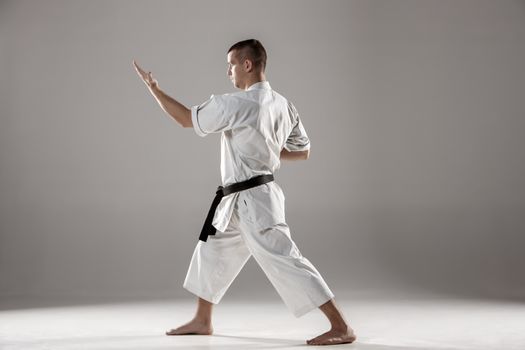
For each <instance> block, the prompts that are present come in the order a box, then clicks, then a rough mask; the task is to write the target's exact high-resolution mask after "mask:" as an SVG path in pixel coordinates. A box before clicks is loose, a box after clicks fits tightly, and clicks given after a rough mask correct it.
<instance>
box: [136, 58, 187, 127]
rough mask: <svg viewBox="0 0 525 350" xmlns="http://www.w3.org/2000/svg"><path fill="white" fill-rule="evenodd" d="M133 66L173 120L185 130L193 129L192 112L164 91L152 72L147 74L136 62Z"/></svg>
mask: <svg viewBox="0 0 525 350" xmlns="http://www.w3.org/2000/svg"><path fill="white" fill-rule="evenodd" d="M133 65H134V66H135V70H136V71H137V73H138V74H139V76H140V77H141V78H142V80H143V81H144V83H145V84H146V86H147V87H148V89H149V91H150V92H151V94H152V95H153V97H155V99H156V100H157V102H158V103H159V105H160V107H161V108H162V109H163V110H164V112H166V113H167V114H168V115H170V116H171V117H173V119H175V120H176V121H177V122H178V123H179V124H180V125H182V127H183V128H191V127H193V123H192V121H191V111H190V110H189V109H188V108H186V106H184V105H183V104H182V103H180V102H179V101H177V100H175V99H174V98H173V97H171V96H169V95H167V94H166V93H165V92H164V91H162V90H161V88H160V87H159V84H158V82H157V80H155V79H154V78H153V77H152V76H151V72H148V73H146V72H145V71H144V70H142V69H141V68H140V67H139V66H138V65H137V63H136V62H135V61H133Z"/></svg>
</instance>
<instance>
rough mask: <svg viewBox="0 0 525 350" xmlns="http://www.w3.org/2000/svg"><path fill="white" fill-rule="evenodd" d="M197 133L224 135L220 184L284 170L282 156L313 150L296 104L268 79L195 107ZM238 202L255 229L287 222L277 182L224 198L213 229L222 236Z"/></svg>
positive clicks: (193, 108)
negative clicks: (282, 151) (283, 152)
mask: <svg viewBox="0 0 525 350" xmlns="http://www.w3.org/2000/svg"><path fill="white" fill-rule="evenodd" d="M191 119H192V122H193V128H194V130H195V132H196V133H197V135H199V136H202V137H204V136H206V135H207V134H210V133H218V132H220V133H221V180H222V186H228V185H230V184H232V183H235V182H240V181H244V180H247V179H249V178H251V177H254V176H257V175H262V174H274V173H275V171H276V170H277V169H279V167H280V159H279V157H280V153H281V150H282V149H283V147H284V148H286V149H287V150H288V151H303V150H307V149H310V140H309V138H308V135H307V134H306V131H305V129H304V127H303V124H302V122H301V120H300V118H299V114H298V113H297V110H296V109H295V106H294V105H293V104H292V103H291V102H290V101H288V100H287V99H286V98H285V97H283V96H282V95H280V94H279V93H277V92H276V91H274V90H272V88H271V86H270V83H269V82H268V81H260V82H257V83H255V84H252V85H251V86H250V87H248V89H247V90H244V91H239V92H234V93H227V94H222V95H211V96H210V98H209V99H208V100H207V101H205V102H203V103H201V104H200V105H196V106H192V107H191ZM236 201H239V205H242V206H244V207H245V209H246V212H247V213H248V215H249V216H250V218H251V220H252V222H253V226H254V228H255V229H264V228H267V227H270V226H272V225H274V224H277V223H284V222H285V213H284V201H285V197H284V194H283V191H282V190H281V188H280V186H279V185H278V184H277V183H276V182H275V181H271V182H269V183H266V184H263V185H260V186H257V187H253V188H250V189H247V190H244V191H240V192H235V193H232V194H230V195H227V196H225V197H223V198H222V200H221V202H220V203H219V206H218V207H217V210H216V211H215V216H214V218H213V222H212V224H213V226H214V227H215V228H216V229H217V230H218V231H221V232H224V230H225V229H226V227H227V226H228V223H229V221H230V218H231V215H232V211H233V208H234V207H235V204H236Z"/></svg>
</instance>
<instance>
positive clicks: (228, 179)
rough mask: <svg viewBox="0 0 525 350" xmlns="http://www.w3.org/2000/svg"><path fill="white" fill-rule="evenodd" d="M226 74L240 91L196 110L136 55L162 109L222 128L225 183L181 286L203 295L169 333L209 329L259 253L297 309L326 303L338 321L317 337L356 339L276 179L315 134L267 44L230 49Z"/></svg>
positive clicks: (203, 126) (196, 124) (198, 128)
mask: <svg viewBox="0 0 525 350" xmlns="http://www.w3.org/2000/svg"><path fill="white" fill-rule="evenodd" d="M227 60H228V76H229V78H230V80H231V81H232V83H233V85H234V86H235V87H236V88H238V89H240V90H241V91H239V92H235V93H229V94H223V95H211V97H210V98H209V99H208V100H207V101H205V102H203V103H202V104H200V105H197V106H193V107H191V108H190V109H188V108H186V107H185V106H184V105H182V104H181V103H179V102H178V101H176V100H175V99H173V98H171V97H170V96H168V95H166V94H165V93H164V92H163V91H162V90H161V89H160V88H159V86H158V82H157V80H155V79H154V78H153V76H152V74H151V72H148V73H146V72H145V71H144V70H142V69H141V68H140V67H139V66H138V65H137V63H136V62H135V61H133V64H134V66H135V69H136V70H137V73H138V74H139V76H140V77H141V78H142V80H143V81H144V83H145V84H146V86H147V87H148V89H149V91H150V92H151V93H152V94H153V96H154V97H155V98H156V100H157V102H158V103H159V104H160V106H161V108H162V109H163V110H164V111H165V112H166V113H167V114H169V115H170V116H171V117H173V118H174V119H175V120H176V121H177V122H178V123H180V124H181V125H182V126H183V127H186V128H193V129H194V130H195V132H196V133H197V135H199V136H202V137H204V136H206V135H207V134H210V133H219V132H220V133H221V177H222V186H219V188H218V190H217V196H216V197H215V199H214V201H213V204H212V208H211V209H210V211H209V213H208V217H207V218H206V221H205V224H204V227H203V229H202V232H201V236H200V237H199V241H198V243H197V245H196V247H195V250H194V252H193V256H192V259H191V262H190V266H189V268H188V272H187V275H186V279H185V281H184V288H185V289H187V290H188V291H190V292H192V293H193V294H195V295H196V296H198V299H197V300H198V301H197V311H196V314H195V316H194V318H193V319H192V320H191V321H189V322H188V323H186V324H184V325H182V326H180V327H178V328H176V329H171V330H170V331H168V332H166V334H167V335H183V334H203V335H211V334H212V333H213V328H212V325H211V314H212V306H213V304H217V303H219V301H220V300H221V298H222V297H223V295H224V294H225V293H226V290H227V289H228V287H229V286H230V285H231V283H232V282H233V280H234V279H235V277H236V276H237V275H238V273H239V272H240V270H241V269H242V267H243V266H244V264H245V263H246V261H247V260H248V258H249V257H250V256H253V257H254V258H255V260H256V261H257V263H258V264H259V266H261V268H262V270H263V271H264V273H265V274H266V276H267V277H268V279H269V280H270V282H271V283H272V285H273V286H274V287H275V288H276V290H277V292H278V293H279V295H280V296H281V298H282V299H283V301H284V303H285V304H286V306H287V307H288V308H289V309H290V311H291V312H292V313H293V314H294V315H295V316H296V317H300V316H302V315H304V314H305V313H307V312H309V311H311V310H313V309H315V308H320V309H321V311H322V312H323V313H324V314H325V315H326V316H327V318H328V320H329V321H330V323H331V329H330V330H329V331H327V332H325V333H323V334H321V335H319V336H318V337H315V338H313V339H310V340H307V341H306V343H307V344H310V345H329V344H341V343H351V342H353V341H354V340H355V339H356V336H355V334H354V332H353V330H352V328H351V327H350V326H349V325H348V324H347V322H346V320H345V319H344V317H343V315H342V313H341V312H340V311H339V310H338V308H337V306H336V305H335V301H334V299H333V297H334V294H333V293H332V292H331V291H330V289H329V288H328V286H327V285H326V283H325V281H324V280H323V278H322V277H321V275H320V274H319V272H318V271H317V270H316V269H315V267H314V266H313V265H312V264H311V262H310V261H309V260H308V259H306V258H305V257H304V256H302V255H301V253H300V251H299V249H298V248H297V246H296V245H295V243H294V242H293V240H292V239H291V236H290V230H289V227H288V225H287V224H286V222H285V216H284V199H285V198H284V194H283V192H282V190H281V188H280V187H279V185H278V184H277V183H276V182H275V181H273V175H272V174H273V173H274V172H275V171H276V170H277V169H278V168H279V166H280V160H281V159H286V160H300V159H308V157H309V152H310V140H309V139H308V136H307V134H306V132H305V129H304V126H303V124H302V122H301V120H300V118H299V114H298V113H297V110H296V109H295V107H294V105H293V104H292V103H291V102H289V101H288V100H287V99H286V98H284V97H283V96H281V95H280V94H278V93H277V92H275V91H274V90H272V88H271V87H270V83H269V82H268V81H267V80H266V78H265V73H264V71H265V67H266V51H265V49H264V47H263V46H262V44H261V43H260V42H259V41H258V40H255V39H249V40H244V41H240V42H238V43H236V44H234V45H233V46H232V47H231V48H230V49H229V50H228V52H227Z"/></svg>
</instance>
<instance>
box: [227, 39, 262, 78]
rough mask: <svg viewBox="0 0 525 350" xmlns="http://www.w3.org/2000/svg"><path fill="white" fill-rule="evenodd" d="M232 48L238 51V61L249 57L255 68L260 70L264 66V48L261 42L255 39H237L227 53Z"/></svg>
mask: <svg viewBox="0 0 525 350" xmlns="http://www.w3.org/2000/svg"><path fill="white" fill-rule="evenodd" d="M232 50H237V51H238V53H239V56H238V59H239V61H241V62H242V61H244V60H245V59H249V60H250V61H252V64H253V66H254V67H256V68H260V69H261V71H262V72H264V69H265V68H266V50H265V49H264V46H263V45H262V44H261V42H260V41H259V40H257V39H248V40H243V41H239V42H237V43H235V44H233V45H232V47H230V49H229V50H228V52H227V53H230V51H232Z"/></svg>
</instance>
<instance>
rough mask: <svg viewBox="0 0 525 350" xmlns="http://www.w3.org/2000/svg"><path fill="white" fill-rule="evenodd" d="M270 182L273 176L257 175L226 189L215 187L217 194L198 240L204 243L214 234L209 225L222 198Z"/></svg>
mask: <svg viewBox="0 0 525 350" xmlns="http://www.w3.org/2000/svg"><path fill="white" fill-rule="evenodd" d="M270 181H273V175H272V174H265V175H259V176H255V177H252V178H251V179H248V180H246V181H241V182H236V183H234V184H231V185H229V186H226V187H222V186H219V187H217V192H215V193H216V195H215V198H214V199H213V202H212V203H211V207H210V210H209V211H208V216H206V220H205V221H204V226H203V227H202V231H201V234H200V236H199V239H200V240H201V241H203V242H206V240H207V239H208V236H209V235H214V234H215V231H216V229H215V227H213V225H212V224H211V223H212V221H213V217H214V215H215V209H217V206H218V205H219V203H220V202H221V199H222V197H224V196H227V195H229V194H231V193H234V192H239V191H242V190H247V189H248V188H252V187H255V186H259V185H262V184H265V183H267V182H270Z"/></svg>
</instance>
